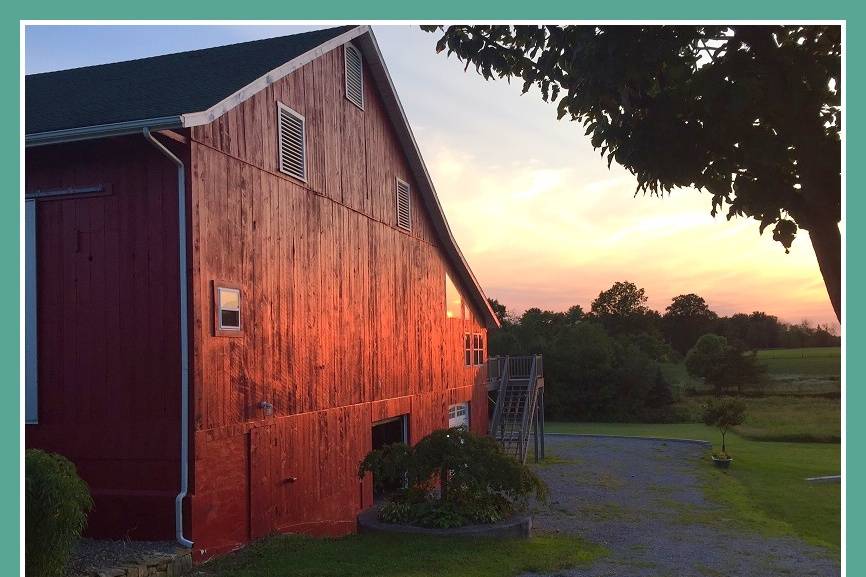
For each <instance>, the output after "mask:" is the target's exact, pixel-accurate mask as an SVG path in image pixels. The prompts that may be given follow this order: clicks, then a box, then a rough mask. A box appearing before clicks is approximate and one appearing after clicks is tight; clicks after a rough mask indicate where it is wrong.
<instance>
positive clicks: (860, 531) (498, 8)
mask: <svg viewBox="0 0 866 577" xmlns="http://www.w3.org/2000/svg"><path fill="white" fill-rule="evenodd" d="M6 11H7V12H8V17H7V18H4V19H3V21H2V34H0V48H2V49H0V62H2V64H3V68H4V70H6V71H7V74H8V75H12V74H15V75H16V77H17V75H18V74H19V73H20V72H19V70H20V52H19V46H20V44H19V42H20V21H21V20H24V19H27V20H30V19H33V20H47V19H52V20H60V19H69V20H82V19H128V20H134V19H154V20H168V19H190V20H195V19H224V20H253V19H263V20H265V19H275V18H285V19H293V20H305V19H306V20H328V19H334V20H337V19H339V20H350V21H351V20H354V21H361V22H363V21H366V20H394V19H397V18H406V19H431V20H436V19H441V20H447V19H453V20H470V19H477V20H491V19H497V20H516V19H532V20H544V19H547V20H566V19H581V20H593V19H595V20H602V19H608V20H610V19H623V18H629V19H646V20H661V19H682V20H684V19H702V20H710V19H719V20H743V19H791V20H794V19H820V20H845V21H846V39H847V45H846V59H847V60H846V64H847V68H846V73H847V72H850V74H847V77H846V82H847V87H846V101H847V102H860V101H861V100H862V99H863V97H864V96H866V94H864V79H863V74H858V72H857V71H858V69H859V70H861V71H862V70H864V69H866V67H864V66H863V62H864V60H866V59H864V38H863V35H862V30H863V28H864V22H866V14H864V13H866V9H864V8H863V5H862V4H860V5H859V6H857V5H855V4H854V3H853V2H851V3H848V2H841V1H833V0H830V1H825V2H805V1H803V0H788V1H782V0H765V1H762V2H755V1H754V0H751V1H744V0H733V1H731V2H725V3H696V2H685V1H683V0H676V1H669V2H665V3H663V4H660V3H657V2H656V3H647V2H645V1H641V0H621V1H620V2H617V3H615V4H610V3H599V2H593V3H587V4H586V5H580V4H579V3H577V2H574V1H573V0H572V1H566V0H557V1H552V2H546V3H543V4H539V3H534V4H528V3H523V4H516V3H507V2H502V1H501V0H475V1H474V2H465V1H462V0H459V1H458V0H439V1H437V2H430V3H423V4H417V3H416V4H412V3H405V2H400V3H397V2H395V1H394V0H383V1H377V2H367V3H363V4H362V3H359V2H348V1H346V0H336V1H331V2H328V3H326V4H314V3H297V4H296V3H294V2H276V1H273V0H252V1H248V2H244V3H243V4H238V3H236V2H235V3H231V4H230V3H228V2H225V1H212V2H208V3H204V2H174V1H172V2H168V1H165V0H155V1H152V2H148V3H129V4H118V3H116V2H108V1H106V0H98V1H93V2H88V3H87V4H86V5H85V4H79V3H68V2H57V1H56V0H43V1H42V2H38V3H37V2H34V3H29V5H26V6H21V5H18V6H15V7H14V8H13V9H12V10H8V9H6ZM857 62H860V63H861V64H860V65H857V64H856V63H857ZM852 63H855V64H852ZM0 98H2V102H3V104H4V106H3V107H2V109H0V110H2V111H3V112H2V114H3V116H4V117H6V120H7V121H8V122H9V123H10V124H9V125H7V126H14V127H15V128H14V130H11V129H7V131H6V136H5V137H4V138H3V139H2V149H0V151H2V154H0V162H2V167H3V173H4V174H7V175H15V176H17V177H18V178H15V179H14V180H15V181H16V182H15V183H14V184H13V183H12V181H13V178H8V182H7V184H8V186H9V188H12V189H13V190H14V191H15V192H12V191H11V190H7V191H6V193H5V194H3V195H2V196H0V238H2V240H3V241H4V242H0V261H2V264H3V270H6V271H7V273H6V279H7V282H6V283H5V284H2V285H0V302H6V303H15V304H19V303H20V301H19V296H20V295H19V286H18V282H19V276H20V275H19V270H20V268H19V266H20V265H19V210H20V198H18V192H17V191H18V190H19V188H20V184H19V183H20V178H21V176H22V175H21V174H20V171H19V159H20V156H19V139H18V136H19V134H18V128H19V120H20V119H19V113H18V111H19V93H18V92H17V91H15V92H13V91H12V90H6V91H4V92H2V93H0ZM846 115H847V116H846V129H847V130H846V137H847V138H846V144H847V150H846V155H847V158H849V159H854V160H855V161H856V160H860V159H862V158H863V156H864V154H866V150H864V144H863V142H862V141H863V137H862V135H863V134H864V129H866V126H864V112H863V110H862V109H860V108H857V107H847V110H846ZM13 123H14V124H13ZM12 134H15V136H16V138H14V139H13V138H12V137H11V135H12ZM847 135H852V136H847ZM864 180H866V179H864V170H863V163H862V162H852V163H850V165H848V166H847V175H846V184H847V190H849V191H862V190H864V188H866V186H864V185H866V182H864ZM846 201H847V214H859V212H860V211H861V210H863V209H864V207H866V195H864V194H863V193H862V192H860V193H859V194H857V193H856V192H851V193H849V194H847V198H846ZM846 235H847V237H846V246H847V249H848V251H849V253H850V254H852V255H857V254H859V252H858V250H857V249H859V248H861V247H864V246H866V231H864V230H863V229H860V228H859V227H854V226H847V227H846ZM858 261H859V262H858ZM849 262H851V263H853V266H851V267H849V269H848V271H847V282H846V287H847V289H848V292H847V294H849V295H852V294H857V293H856V289H857V287H858V286H859V287H861V288H862V287H863V279H864V274H866V273H864V271H863V268H862V266H861V265H860V264H859V263H862V260H860V258H858V257H856V256H855V257H854V258H852V259H849ZM16 308H17V307H16ZM864 309H866V307H864V304H863V301H861V300H859V299H848V302H847V307H846V311H845V312H846V314H845V321H844V323H843V324H844V326H845V327H846V331H845V337H846V338H845V341H846V343H845V344H846V346H847V347H848V350H850V351H853V352H854V353H855V354H854V356H853V358H854V359H859V360H858V361H855V362H850V361H847V360H846V367H845V370H846V371H847V382H850V383H855V386H853V387H848V390H847V418H848V422H847V431H846V432H847V446H846V449H847V450H846V457H847V456H850V457H852V458H851V459H848V461H847V483H848V485H847V486H848V487H852V488H856V487H860V486H862V485H863V483H864V482H866V474H864V472H866V465H864V464H863V462H861V461H859V460H858V459H857V458H856V457H857V454H856V453H854V452H853V451H852V450H851V448H850V447H857V446H859V445H860V442H862V441H864V440H866V435H864V432H866V424H864V423H866V419H863V418H858V417H859V416H860V415H859V410H861V409H863V408H866V402H864V401H866V371H864V363H863V362H862V359H861V358H860V357H859V354H857V353H858V352H859V351H860V350H861V348H862V347H863V344H864V343H863V337H862V336H859V333H858V332H856V331H855V332H853V333H851V334H849V333H848V331H847V327H849V326H854V327H857V326H859V322H862V321H864V320H866V318H864ZM18 319H19V317H18V316H16V317H15V320H14V322H13V323H12V326H11V327H9V326H7V330H6V331H3V333H2V335H0V365H2V366H4V367H6V371H5V373H6V375H7V379H6V386H5V387H4V388H3V389H2V402H0V433H2V434H0V438H2V439H3V442H2V446H0V450H2V453H3V455H4V456H5V457H6V458H8V459H9V460H10V462H11V463H14V465H12V466H9V467H7V473H6V474H4V475H3V476H2V477H0V487H2V489H3V495H4V498H3V499H2V500H0V537H2V538H0V558H2V559H3V560H4V565H3V567H4V574H7V575H14V574H16V573H17V572H18V571H15V570H14V568H17V567H18V564H17V563H16V562H15V561H14V560H16V559H19V551H20V537H21V535H20V529H19V527H20V525H19V508H20V499H19V495H20V493H19V490H20V482H19V478H20V477H19V474H20V463H21V460H20V457H21V453H20V441H21V439H20V433H19V430H20V411H19V390H18V389H19V387H18V383H19V354H20V349H19V338H18V334H19V333H18V327H19V320H18ZM858 321H859V322H858ZM10 329H12V330H10ZM846 498H847V507H846V510H847V542H848V543H857V542H863V540H864V538H866V535H864V533H866V531H864V523H863V518H864V517H866V493H864V492H863V491H862V490H861V491H857V490H853V491H848V492H847V495H846ZM847 574H849V575H860V574H866V553H864V551H863V550H862V549H858V548H853V549H850V550H847Z"/></svg>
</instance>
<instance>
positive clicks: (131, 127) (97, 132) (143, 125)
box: [24, 116, 183, 147]
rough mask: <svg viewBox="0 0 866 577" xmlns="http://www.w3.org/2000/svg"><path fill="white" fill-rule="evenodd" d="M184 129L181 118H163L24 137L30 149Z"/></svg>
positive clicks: (39, 133) (65, 129) (66, 129)
mask: <svg viewBox="0 0 866 577" xmlns="http://www.w3.org/2000/svg"><path fill="white" fill-rule="evenodd" d="M182 127H183V123H182V121H181V117H180V116H163V117H160V118H148V119H145V120H130V121H127V122H115V123H112V124H97V125H96V126H82V127H79V128H64V129H62V130H51V131H49V132H37V133H35V134H27V135H25V136H24V145H25V146H28V147H29V146H44V145H46V144H61V143H64V142H77V141H79V140H92V139H94V138H106V137H108V136H122V135H124V134H138V133H140V132H141V131H142V130H166V129H171V128H182Z"/></svg>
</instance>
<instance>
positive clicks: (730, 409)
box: [703, 398, 746, 459]
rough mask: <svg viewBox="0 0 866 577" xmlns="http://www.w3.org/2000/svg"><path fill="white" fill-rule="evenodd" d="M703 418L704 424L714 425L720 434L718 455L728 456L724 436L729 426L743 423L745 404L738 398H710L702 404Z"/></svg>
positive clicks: (724, 457) (726, 457) (725, 457)
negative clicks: (720, 448)
mask: <svg viewBox="0 0 866 577" xmlns="http://www.w3.org/2000/svg"><path fill="white" fill-rule="evenodd" d="M703 418H704V424H705V425H707V426H708V427H716V428H717V429H719V432H720V433H721V434H722V452H721V454H720V455H719V456H720V457H721V458H723V459H728V458H730V457H729V456H728V451H727V447H726V446H725V436H726V435H727V434H728V431H729V430H731V428H733V427H736V426H737V425H742V424H743V421H744V420H745V418H746V404H745V403H744V402H743V401H741V400H739V399H730V398H729V399H722V400H720V401H713V400H710V401H709V402H707V404H706V405H704V414H703Z"/></svg>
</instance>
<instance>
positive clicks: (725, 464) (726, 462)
mask: <svg viewBox="0 0 866 577" xmlns="http://www.w3.org/2000/svg"><path fill="white" fill-rule="evenodd" d="M733 461H734V460H733V459H732V458H730V457H716V456H715V455H713V464H714V465H715V466H716V467H718V468H719V469H728V468H730V466H731V463H732V462H733Z"/></svg>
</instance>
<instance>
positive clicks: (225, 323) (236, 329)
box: [214, 282, 243, 336]
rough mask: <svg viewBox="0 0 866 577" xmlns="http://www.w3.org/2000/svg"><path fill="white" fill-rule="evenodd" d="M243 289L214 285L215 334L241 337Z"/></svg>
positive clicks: (221, 284) (222, 284) (216, 283)
mask: <svg viewBox="0 0 866 577" xmlns="http://www.w3.org/2000/svg"><path fill="white" fill-rule="evenodd" d="M242 328H243V325H242V324H241V289H239V288H237V287H233V286H227V285H226V284H224V283H219V282H215V283H214V334H216V335H221V336H232V335H240V334H241V331H242Z"/></svg>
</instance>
